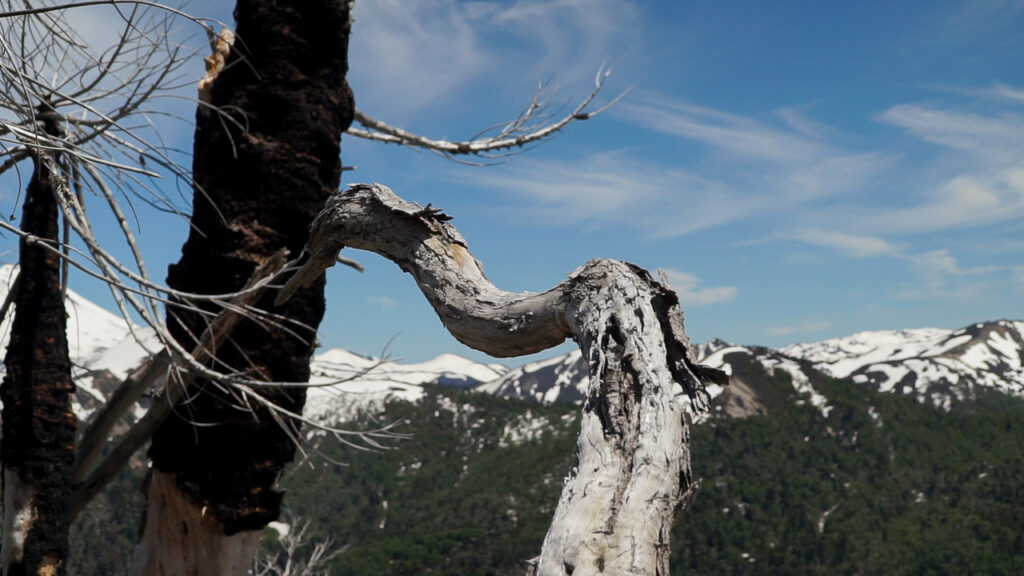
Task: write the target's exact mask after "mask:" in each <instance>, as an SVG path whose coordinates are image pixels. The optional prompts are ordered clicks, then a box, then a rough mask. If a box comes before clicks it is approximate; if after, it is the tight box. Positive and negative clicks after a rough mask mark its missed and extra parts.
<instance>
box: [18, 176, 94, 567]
mask: <svg viewBox="0 0 1024 576" xmlns="http://www.w3.org/2000/svg"><path fill="white" fill-rule="evenodd" d="M22 229H23V230H24V231H25V232H26V233H28V234H32V235H34V238H25V237H23V238H22V239H21V243H20V246H19V249H20V256H19V262H20V264H21V269H20V279H19V282H18V288H17V294H16V296H15V300H14V302H15V313H14V320H13V322H12V326H11V339H10V344H9V345H8V347H7V355H6V357H5V358H4V362H5V363H6V366H7V373H6V375H5V376H4V381H3V385H2V386H0V399H2V400H3V441H2V447H0V458H2V461H3V483H4V495H3V498H4V501H3V503H4V514H3V516H4V520H3V522H4V534H3V551H2V554H0V564H2V566H3V574H4V576H20V575H23V574H24V575H28V574H31V575H44V576H57V575H59V574H64V573H65V568H64V566H65V560H66V558H67V554H68V526H69V524H70V517H69V509H68V496H69V494H70V490H71V468H72V464H73V462H74V456H75V451H74V450H75V449H74V441H75V425H76V424H75V415H74V413H73V412H72V411H71V398H72V395H73V394H74V389H75V387H74V384H73V382H72V380H71V361H70V360H69V357H68V341H67V333H66V325H67V320H66V316H65V312H64V301H63V295H62V292H61V283H60V257H59V255H58V254H57V253H56V252H54V251H52V250H48V249H46V248H44V247H43V246H41V245H40V242H53V243H54V244H56V241H57V234H58V225H57V199H56V197H55V196H54V189H53V186H52V184H51V180H50V174H49V171H48V170H47V169H46V168H45V167H44V166H43V163H42V162H38V161H37V163H36V169H35V171H34V172H33V174H32V178H31V181H30V182H29V185H28V192H27V194H26V198H25V206H24V209H23V216H22Z"/></svg>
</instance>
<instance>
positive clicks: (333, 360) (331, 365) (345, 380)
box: [304, 348, 508, 422]
mask: <svg viewBox="0 0 1024 576" xmlns="http://www.w3.org/2000/svg"><path fill="white" fill-rule="evenodd" d="M310 369H311V371H312V375H311V377H310V383H311V384H313V385H314V387H313V388H310V390H309V393H308V394H307V400H306V408H305V411H304V415H305V416H306V417H307V418H311V419H314V420H317V421H331V422H345V421H346V420H349V419H350V418H352V417H354V416H356V415H357V414H358V413H359V412H362V411H367V410H372V411H379V410H380V409H381V408H382V407H383V405H384V403H385V402H387V401H389V400H392V399H400V400H408V401H413V402H414V401H416V400H419V399H420V398H421V397H422V396H423V394H424V393H425V391H424V389H423V385H425V384H437V385H441V386H449V387H454V388H468V387H474V386H478V385H480V384H482V383H484V382H492V381H495V380H497V379H499V378H500V377H501V376H502V374H504V373H505V372H506V371H508V368H507V367H505V366H504V365H502V364H481V363H479V362H473V361H472V360H467V359H466V358H462V357H461V356H456V355H455V354H442V355H440V356H438V357H437V358H434V359H433V360H428V361H426V362H423V363H420V364H401V363H398V362H392V361H388V360H384V359H380V358H367V357H365V356H360V355H358V354H353V353H352V352H349V351H347V350H342V349H340V348H334V349H331V350H327V351H326V352H323V353H321V354H317V355H316V356H314V357H313V362H312V364H311V366H310Z"/></svg>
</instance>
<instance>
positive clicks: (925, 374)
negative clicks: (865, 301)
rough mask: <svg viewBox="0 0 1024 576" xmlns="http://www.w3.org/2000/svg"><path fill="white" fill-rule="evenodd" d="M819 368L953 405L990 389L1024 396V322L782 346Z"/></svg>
mask: <svg viewBox="0 0 1024 576" xmlns="http://www.w3.org/2000/svg"><path fill="white" fill-rule="evenodd" d="M781 352H783V353H784V354H786V355H788V356H791V357H794V358H800V359H803V360H806V361H808V362H810V363H811V364H812V365H813V366H814V367H815V368H816V369H818V370H820V371H822V372H824V373H826V374H828V375H830V376H833V377H835V378H841V379H845V380H849V381H851V382H853V383H856V384H861V385H867V386H871V387H872V388H875V389H877V390H879V391H881V392H890V391H892V392H900V393H903V394H908V395H913V396H916V397H918V398H920V399H922V400H928V401H930V402H931V403H933V404H936V405H939V406H943V407H945V408H947V409H948V408H949V407H950V406H951V405H952V403H953V402H955V401H959V400H966V399H970V398H973V397H974V396H975V395H976V394H977V392H978V391H980V390H983V389H992V390H998V391H1000V392H1004V393H1007V394H1012V395H1015V396H1024V322H1019V321H1017V322H1014V321H1009V320H999V321H995V322H984V323H978V324H973V325H971V326H967V327H965V328H961V329H959V330H940V329H935V328H925V329H920V330H900V331H879V332H860V333H857V334H854V335H852V336H848V337H846V338H834V339H831V340H825V341H822V342H816V343H813V344H798V345H794V346H789V347H787V348H783V349H782V350H781Z"/></svg>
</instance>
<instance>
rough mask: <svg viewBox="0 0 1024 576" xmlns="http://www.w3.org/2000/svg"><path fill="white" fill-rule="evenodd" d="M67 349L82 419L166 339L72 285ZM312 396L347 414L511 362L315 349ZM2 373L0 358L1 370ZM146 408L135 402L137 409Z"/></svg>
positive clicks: (1, 272) (1, 327)
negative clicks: (403, 359) (390, 357)
mask: <svg viewBox="0 0 1024 576" xmlns="http://www.w3.org/2000/svg"><path fill="white" fill-rule="evenodd" d="M16 273H17V267H16V266H12V265H5V266H0V302H2V301H3V300H4V299H5V298H6V297H7V294H8V292H9V291H10V287H11V286H12V284H13V282H14V278H15V276H16ZM66 308H67V313H68V325H67V335H68V351H69V354H70V356H71V362H72V365H73V367H74V368H73V376H74V378H75V384H76V386H77V390H76V397H75V413H76V414H77V415H78V417H79V419H81V420H85V419H87V418H88V417H89V416H91V415H92V413H93V412H94V411H95V410H96V409H97V408H99V406H101V405H102V403H103V402H104V401H105V400H106V398H107V397H108V396H109V395H110V393H111V392H113V390H114V389H115V388H116V387H117V386H118V385H119V384H120V383H121V381H123V380H124V378H125V377H127V376H128V374H129V372H131V371H132V370H133V369H134V368H135V367H137V366H139V364H141V363H142V361H143V360H144V359H145V358H146V356H147V355H149V354H151V353H155V352H157V351H159V350H160V349H161V348H162V346H161V345H160V343H159V341H158V340H157V338H156V336H155V334H154V332H153V330H152V329H150V328H148V327H147V328H143V327H140V326H136V325H133V324H130V323H128V322H127V321H125V320H124V318H122V317H120V316H118V315H116V314H113V313H111V312H109V311H107V310H105V309H103V308H102V307H100V306H98V305H96V304H94V303H93V302H91V301H89V300H87V299H86V298H84V297H82V296H81V295H79V294H78V293H76V292H74V291H73V290H68V299H67V303H66ZM13 317H14V310H13V308H12V309H11V310H10V311H8V313H7V315H6V317H5V318H4V319H3V322H2V323H0V351H2V350H6V348H7V343H8V342H9V341H10V330H11V321H12V319H13ZM311 369H312V377H311V383H312V384H313V385H314V388H311V389H310V393H309V400H308V401H307V404H306V411H305V415H306V416H308V417H312V418H319V419H323V418H329V419H330V420H332V421H344V420H345V419H347V418H348V417H350V415H352V414H354V412H357V411H360V410H365V409H368V408H373V407H374V406H379V405H381V404H382V403H383V402H384V401H385V400H387V399H391V398H402V399H406V400H416V399H418V398H419V397H420V396H421V395H422V394H423V388H422V385H424V384H439V385H444V386H451V387H458V388H465V387H472V386H477V385H479V384H481V383H483V382H491V381H494V380H496V379H497V378H499V377H500V376H501V375H502V374H504V373H505V372H506V371H507V370H508V368H507V367H505V366H504V365H502V364H481V363H479V362H473V361H471V360H467V359H465V358H462V357H460V356H456V355H454V354H442V355H440V356H438V357H437V358H434V359H433V360H429V361H427V362H423V363H419V364H402V363H398V362H392V361H387V360H382V359H377V358H365V357H363V356H359V355H356V354H353V353H351V352H348V351H345V350H341V349H332V350H327V351H325V352H323V353H320V354H317V355H315V356H314V358H313V361H312V364H311ZM3 373H4V366H3V363H2V362H0V376H2V374H3ZM141 413H142V408H141V407H139V408H137V409H136V416H140V415H141Z"/></svg>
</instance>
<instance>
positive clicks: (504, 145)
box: [346, 66, 628, 158]
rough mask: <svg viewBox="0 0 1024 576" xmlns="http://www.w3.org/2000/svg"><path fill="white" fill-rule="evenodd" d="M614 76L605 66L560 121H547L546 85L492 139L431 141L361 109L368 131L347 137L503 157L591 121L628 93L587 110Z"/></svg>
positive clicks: (357, 115) (358, 115) (361, 119)
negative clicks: (565, 129) (506, 153)
mask: <svg viewBox="0 0 1024 576" xmlns="http://www.w3.org/2000/svg"><path fill="white" fill-rule="evenodd" d="M610 74H611V69H609V68H605V67H603V66H602V67H601V68H600V69H599V70H598V71H597V76H596V77H595V79H594V90H593V91H592V92H591V93H590V94H588V95H587V97H586V98H584V99H583V100H582V101H581V102H580V103H579V104H577V105H576V107H575V108H573V110H572V111H571V112H569V113H568V114H566V115H565V116H563V117H561V118H559V119H558V120H554V121H550V122H548V121H547V118H546V116H545V115H544V114H543V112H544V109H545V103H544V99H543V97H544V93H545V92H546V87H545V86H544V85H543V84H542V85H541V86H540V88H539V89H538V91H537V94H536V95H534V97H533V99H532V100H531V102H530V105H529V106H527V107H526V109H525V110H524V111H523V113H522V114H520V115H519V116H518V117H517V118H516V119H515V120H513V121H511V122H508V123H506V124H504V125H503V126H502V127H501V128H500V129H499V130H498V131H497V133H495V134H493V135H491V136H478V137H474V138H471V139H469V140H464V141H459V142H452V141H449V140H443V139H442V140H438V139H434V138H428V137H426V136H420V135H419V134H414V133H412V132H409V131H408V130H403V129H402V128H398V127H395V126H392V125H390V124H388V123H386V122H382V121H380V120H377V119H376V118H373V117H371V116H369V115H368V114H366V113H364V112H363V111H361V110H359V109H356V111H355V121H356V122H358V123H359V124H360V125H361V126H363V128H365V129H363V128H357V127H355V126H352V127H349V129H348V130H347V131H346V134H350V135H352V136H357V137H359V138H365V139H367V140H374V141H377V142H384V143H387V144H399V145H402V146H411V147H413V148H422V149H425V150H430V151H432V152H437V153H439V154H442V155H444V156H448V157H454V156H467V155H468V156H479V157H483V158H494V157H498V156H500V154H495V153H497V152H503V151H508V150H511V149H514V148H522V147H524V146H527V145H529V144H533V143H535V142H539V141H541V140H544V139H545V138H547V137H549V136H551V135H552V134H554V133H555V132H558V131H559V130H561V129H563V128H565V127H566V126H568V125H569V124H571V123H572V122H575V121H577V120H587V119H588V118H592V117H593V116H595V115H597V114H600V113H601V112H603V111H604V110H606V109H607V108H608V107H609V106H611V105H612V104H614V103H615V102H617V101H618V100H619V99H620V98H622V97H623V96H625V95H626V92H628V90H627V91H626V92H623V93H622V94H620V95H618V96H616V97H615V98H614V99H612V101H611V102H609V103H607V104H605V105H604V106H601V107H600V108H598V109H596V110H588V109H587V108H588V107H589V106H590V104H591V103H592V102H593V101H594V98H595V97H596V96H597V94H598V92H600V91H601V88H603V87H604V83H605V80H607V79H608V76H609V75H610ZM488 132H490V131H488Z"/></svg>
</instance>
